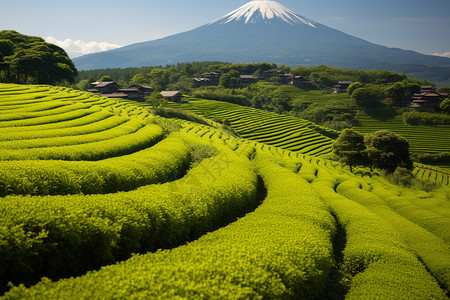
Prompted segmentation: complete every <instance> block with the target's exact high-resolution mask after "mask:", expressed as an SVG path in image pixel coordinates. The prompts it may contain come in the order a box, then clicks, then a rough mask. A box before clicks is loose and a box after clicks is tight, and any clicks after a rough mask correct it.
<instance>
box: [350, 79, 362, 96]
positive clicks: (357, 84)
mask: <svg viewBox="0 0 450 300" xmlns="http://www.w3.org/2000/svg"><path fill="white" fill-rule="evenodd" d="M362 87H363V84H362V83H361V82H353V83H352V84H350V85H349V87H348V88H347V93H348V94H349V95H350V96H351V95H352V94H353V92H354V91H355V90H357V89H359V88H362Z"/></svg>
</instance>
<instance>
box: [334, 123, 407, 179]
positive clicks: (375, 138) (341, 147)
mask: <svg viewBox="0 0 450 300" xmlns="http://www.w3.org/2000/svg"><path fill="white" fill-rule="evenodd" d="M333 148H334V150H333V153H334V154H336V155H338V156H339V157H340V161H341V162H343V163H345V164H347V165H348V166H350V170H352V167H353V166H357V165H364V166H369V167H371V168H372V167H375V168H378V169H382V170H385V171H387V172H388V173H392V172H394V171H395V169H397V167H401V168H405V169H408V170H411V169H412V168H413V163H412V160H411V158H410V155H409V143H408V141H407V140H406V139H405V138H403V137H402V136H400V135H398V134H396V133H394V132H390V131H388V130H379V131H377V132H374V133H368V134H366V135H362V134H360V133H358V132H356V131H353V130H352V129H345V130H343V131H342V133H341V135H340V136H339V138H337V139H336V141H335V143H334V145H333Z"/></svg>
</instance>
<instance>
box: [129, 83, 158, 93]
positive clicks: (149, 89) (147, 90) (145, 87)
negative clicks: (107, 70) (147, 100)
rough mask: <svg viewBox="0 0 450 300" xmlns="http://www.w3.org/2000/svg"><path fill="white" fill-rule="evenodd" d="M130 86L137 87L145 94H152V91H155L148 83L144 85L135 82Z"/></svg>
mask: <svg viewBox="0 0 450 300" xmlns="http://www.w3.org/2000/svg"><path fill="white" fill-rule="evenodd" d="M128 88H129V89H130V88H137V89H139V91H140V92H141V93H142V94H143V95H144V96H150V95H151V93H153V91H154V89H153V88H152V87H150V86H148V85H142V84H133V85H131V86H129V87H128Z"/></svg>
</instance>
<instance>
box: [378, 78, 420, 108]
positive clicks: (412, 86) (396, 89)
mask: <svg viewBox="0 0 450 300" xmlns="http://www.w3.org/2000/svg"><path fill="white" fill-rule="evenodd" d="M418 92H420V85H418V84H417V83H409V82H408V81H407V80H404V81H403V82H396V83H395V84H394V85H392V86H390V87H389V88H387V89H386V95H387V97H389V98H390V100H391V101H392V103H393V104H394V105H396V104H399V103H400V102H401V101H402V100H405V99H410V98H411V97H412V96H413V95H414V94H415V93H418Z"/></svg>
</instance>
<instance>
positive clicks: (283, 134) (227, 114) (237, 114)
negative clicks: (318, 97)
mask: <svg viewBox="0 0 450 300" xmlns="http://www.w3.org/2000/svg"><path fill="white" fill-rule="evenodd" d="M171 106H172V107H180V108H183V109H185V110H189V111H192V112H195V113H198V114H200V115H202V116H205V117H207V118H210V119H216V120H228V121H229V122H230V125H231V127H232V128H233V129H234V130H235V131H236V132H237V133H238V134H239V135H240V136H241V137H243V138H245V139H250V140H255V141H258V142H262V143H265V144H267V145H272V146H276V147H280V148H283V149H287V150H291V151H298V152H300V153H307V154H310V155H319V156H321V155H327V154H330V153H331V150H332V147H331V146H332V144H333V140H332V139H330V138H328V137H325V136H323V135H322V134H320V133H318V131H319V130H323V131H327V130H326V129H325V128H322V127H320V126H317V125H315V124H314V123H311V122H309V121H306V120H302V119H298V118H294V117H289V116H283V115H279V114H276V113H271V112H268V111H264V110H259V109H254V108H250V107H245V106H240V105H236V104H231V103H228V102H220V101H212V100H201V99H190V101H189V103H187V104H171ZM329 131H330V132H333V131H332V130H329Z"/></svg>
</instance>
